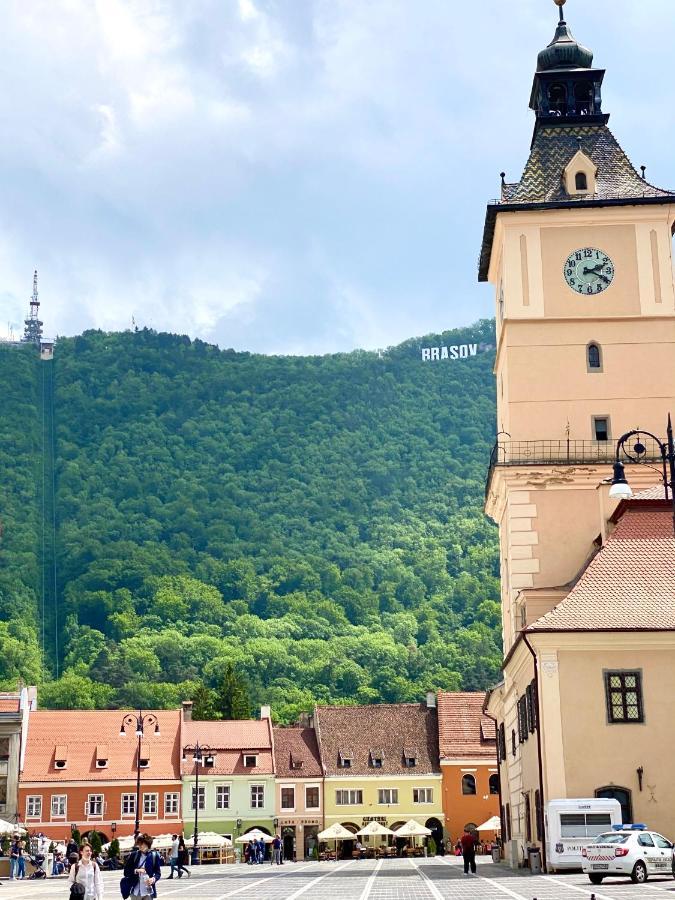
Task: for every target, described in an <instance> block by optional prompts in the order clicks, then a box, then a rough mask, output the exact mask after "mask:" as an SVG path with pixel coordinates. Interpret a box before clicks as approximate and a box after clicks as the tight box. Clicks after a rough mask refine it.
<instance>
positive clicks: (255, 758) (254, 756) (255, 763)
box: [242, 753, 258, 769]
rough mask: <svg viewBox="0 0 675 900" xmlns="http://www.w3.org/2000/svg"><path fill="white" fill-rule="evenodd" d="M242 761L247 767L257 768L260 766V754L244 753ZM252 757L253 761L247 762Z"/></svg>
mask: <svg viewBox="0 0 675 900" xmlns="http://www.w3.org/2000/svg"><path fill="white" fill-rule="evenodd" d="M242 757H243V759H242V763H243V766H244V768H245V769H257V768H258V754H257V753H242ZM248 759H252V760H253V762H252V763H248V762H246V760H248Z"/></svg>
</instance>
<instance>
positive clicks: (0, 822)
mask: <svg viewBox="0 0 675 900" xmlns="http://www.w3.org/2000/svg"><path fill="white" fill-rule="evenodd" d="M25 833H26V829H25V828H24V827H23V825H17V824H15V823H14V822H8V821H7V820H6V819H0V834H25Z"/></svg>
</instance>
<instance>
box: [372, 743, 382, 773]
mask: <svg viewBox="0 0 675 900" xmlns="http://www.w3.org/2000/svg"><path fill="white" fill-rule="evenodd" d="M370 764H371V766H372V767H373V768H374V769H381V768H382V766H383V765H384V750H381V749H374V748H371V750H370Z"/></svg>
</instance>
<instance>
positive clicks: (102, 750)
mask: <svg viewBox="0 0 675 900" xmlns="http://www.w3.org/2000/svg"><path fill="white" fill-rule="evenodd" d="M96 768H97V769H107V768H108V747H107V745H106V744H99V745H98V746H97V747H96Z"/></svg>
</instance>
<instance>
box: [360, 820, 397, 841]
mask: <svg viewBox="0 0 675 900" xmlns="http://www.w3.org/2000/svg"><path fill="white" fill-rule="evenodd" d="M356 833H357V834H358V836H359V837H366V836H368V837H371V836H373V837H375V836H377V835H385V834H387V835H388V834H393V833H394V832H393V831H392V830H391V828H387V826H386V825H382V824H381V823H380V822H368V824H367V825H364V827H363V828H362V829H361V831H357V832H356Z"/></svg>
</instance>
